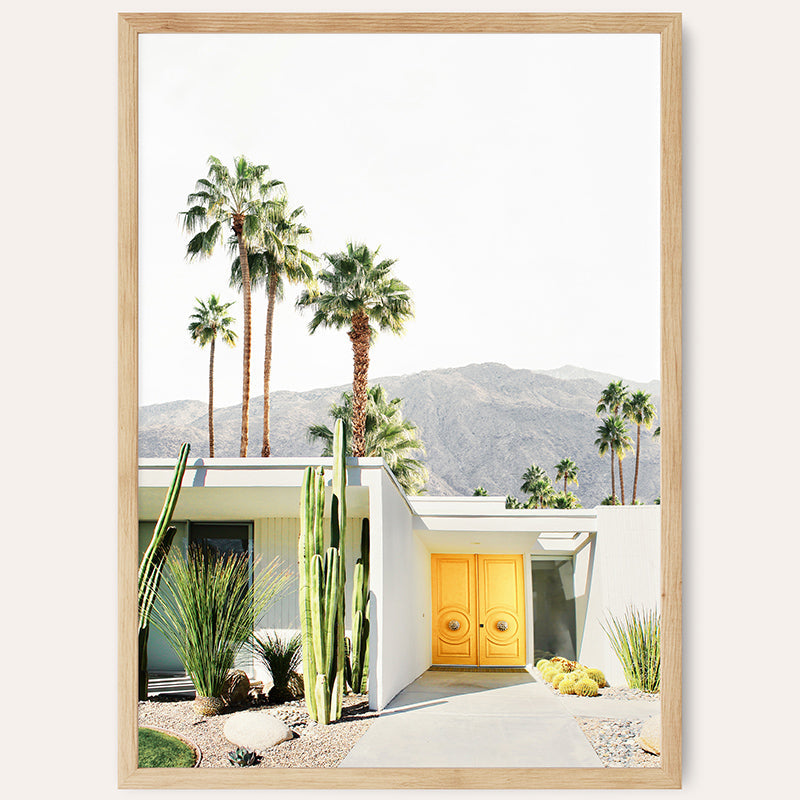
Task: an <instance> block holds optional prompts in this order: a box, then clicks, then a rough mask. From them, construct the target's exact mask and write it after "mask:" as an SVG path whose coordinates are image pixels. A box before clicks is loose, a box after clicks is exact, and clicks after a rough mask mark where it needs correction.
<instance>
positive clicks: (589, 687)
mask: <svg viewBox="0 0 800 800" xmlns="http://www.w3.org/2000/svg"><path fill="white" fill-rule="evenodd" d="M573 692H574V693H575V694H577V695H580V696H581V697H596V696H597V681H593V680H592V679H591V678H588V677H583V678H581V679H580V680H578V681H576V682H575V686H574V687H573Z"/></svg>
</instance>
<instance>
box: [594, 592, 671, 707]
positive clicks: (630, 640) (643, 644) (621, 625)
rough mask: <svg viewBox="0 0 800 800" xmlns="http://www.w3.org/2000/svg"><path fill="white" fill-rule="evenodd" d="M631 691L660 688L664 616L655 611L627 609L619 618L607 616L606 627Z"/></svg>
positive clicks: (654, 690) (604, 626)
mask: <svg viewBox="0 0 800 800" xmlns="http://www.w3.org/2000/svg"><path fill="white" fill-rule="evenodd" d="M603 630H604V631H605V633H606V636H608V638H609V640H610V642H611V646H612V647H613V648H614V652H615V653H616V654H617V658H619V660H620V663H621V664H622V671H623V672H624V673H625V680H626V681H627V682H628V686H630V687H631V689H641V690H642V691H645V692H657V691H659V690H660V689H661V615H660V614H659V613H658V612H657V611H654V610H648V609H636V608H633V607H628V609H627V610H626V611H625V614H624V615H623V616H622V617H621V618H619V617H615V616H614V615H613V614H611V613H609V614H608V620H607V622H606V624H605V625H603Z"/></svg>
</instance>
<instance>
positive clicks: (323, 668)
mask: <svg viewBox="0 0 800 800" xmlns="http://www.w3.org/2000/svg"><path fill="white" fill-rule="evenodd" d="M346 485H347V469H346V467H345V457H344V431H343V426H342V421H341V420H337V421H336V426H335V429H334V434H333V498H332V501H331V521H330V531H329V534H328V536H327V537H326V536H325V532H324V525H323V522H324V520H323V515H324V508H325V480H324V476H323V470H322V468H320V467H316V468H315V467H307V468H306V471H305V473H304V475H303V488H302V496H301V513H300V538H299V543H298V560H299V569H300V590H299V597H300V626H301V633H302V638H303V644H302V647H303V673H304V674H303V683H304V693H305V701H306V706H307V708H308V713H309V716H310V717H311V718H312V719H313V720H314V721H315V722H317V723H319V724H320V725H327V724H328V723H329V722H331V721H332V720H337V719H340V718H341V716H342V698H343V695H344V682H345V639H344V586H345V577H346V576H345V535H346V532H347V507H346V501H345V488H346ZM326 539H327V541H326Z"/></svg>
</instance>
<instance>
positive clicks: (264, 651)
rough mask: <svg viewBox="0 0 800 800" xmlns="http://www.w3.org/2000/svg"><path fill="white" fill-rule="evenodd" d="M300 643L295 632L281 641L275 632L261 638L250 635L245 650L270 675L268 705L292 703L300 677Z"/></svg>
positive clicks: (299, 637)
mask: <svg viewBox="0 0 800 800" xmlns="http://www.w3.org/2000/svg"><path fill="white" fill-rule="evenodd" d="M302 645H303V640H302V638H301V636H300V634H299V633H296V634H295V635H294V636H292V637H291V638H290V639H284V638H283V637H281V636H280V635H279V634H278V633H277V632H275V631H273V632H271V633H266V634H265V635H264V636H258V635H257V634H253V635H252V637H251V638H250V641H249V642H248V645H247V646H248V648H249V649H250V651H251V652H252V653H253V655H254V656H255V657H256V658H257V659H258V660H259V661H260V662H261V663H262V664H263V665H264V666H265V667H266V668H267V670H269V674H270V675H271V676H272V688H271V689H270V690H269V693H268V695H267V699H268V700H269V702H270V703H285V702H286V701H287V700H294V698H295V697H297V696H298V695H299V694H301V693H302V690H301V691H300V692H298V691H297V690H298V687H299V686H300V681H301V680H302V678H301V677H300V675H299V673H298V672H297V668H298V667H299V666H300V661H301V658H302V655H303V650H302Z"/></svg>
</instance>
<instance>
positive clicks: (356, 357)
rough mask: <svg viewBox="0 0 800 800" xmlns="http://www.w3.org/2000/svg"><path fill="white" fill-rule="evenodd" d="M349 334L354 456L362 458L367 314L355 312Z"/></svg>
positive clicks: (365, 415) (364, 440)
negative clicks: (351, 361) (351, 366)
mask: <svg viewBox="0 0 800 800" xmlns="http://www.w3.org/2000/svg"><path fill="white" fill-rule="evenodd" d="M349 336H350V341H351V342H352V345H353V457H354V458H361V457H362V456H364V455H365V454H366V448H367V443H366V438H365V429H366V423H367V372H368V371H369V339H370V328H369V318H368V317H367V315H366V314H364V313H363V312H358V313H356V314H353V318H352V320H351V325H350V333H349Z"/></svg>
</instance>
